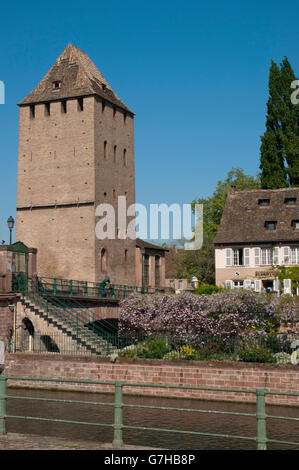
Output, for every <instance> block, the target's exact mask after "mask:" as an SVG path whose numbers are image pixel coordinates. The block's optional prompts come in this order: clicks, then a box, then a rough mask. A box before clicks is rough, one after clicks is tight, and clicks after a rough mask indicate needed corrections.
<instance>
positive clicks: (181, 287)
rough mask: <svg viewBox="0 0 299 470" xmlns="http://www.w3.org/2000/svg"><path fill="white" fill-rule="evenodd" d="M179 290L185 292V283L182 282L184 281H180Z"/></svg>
mask: <svg viewBox="0 0 299 470" xmlns="http://www.w3.org/2000/svg"><path fill="white" fill-rule="evenodd" d="M179 290H183V281H182V279H180V280H179Z"/></svg>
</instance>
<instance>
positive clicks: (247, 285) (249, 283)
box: [244, 279, 251, 289]
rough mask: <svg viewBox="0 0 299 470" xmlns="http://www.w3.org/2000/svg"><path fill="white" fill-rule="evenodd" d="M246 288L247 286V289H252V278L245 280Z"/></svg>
mask: <svg viewBox="0 0 299 470" xmlns="http://www.w3.org/2000/svg"><path fill="white" fill-rule="evenodd" d="M244 288H245V289H250V288H251V281H250V279H245V281H244Z"/></svg>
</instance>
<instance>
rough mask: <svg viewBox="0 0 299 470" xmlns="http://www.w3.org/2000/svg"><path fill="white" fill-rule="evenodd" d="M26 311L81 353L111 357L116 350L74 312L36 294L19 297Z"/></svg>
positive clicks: (106, 339) (102, 335)
mask: <svg viewBox="0 0 299 470" xmlns="http://www.w3.org/2000/svg"><path fill="white" fill-rule="evenodd" d="M21 302H22V304H23V306H24V307H25V308H26V309H29V311H30V312H31V313H32V314H34V315H37V316H39V317H40V318H41V319H43V320H44V321H46V322H47V324H48V325H51V327H52V328H54V329H55V330H56V331H57V333H58V332H59V333H61V334H62V335H65V336H67V337H68V338H71V340H72V341H74V342H75V343H76V344H77V346H78V347H80V349H82V351H83V352H84V351H86V352H88V353H92V354H97V355H104V356H107V355H111V354H113V353H114V352H115V351H117V348H116V347H114V346H113V345H112V344H111V342H110V341H109V337H108V335H107V336H106V338H105V334H104V333H102V334H100V332H96V331H93V330H91V329H90V328H88V327H87V326H85V325H84V322H83V321H82V318H81V317H80V315H79V313H78V312H76V310H74V309H71V308H62V307H60V306H58V305H53V304H52V303H51V302H49V300H48V299H45V298H44V297H42V296H41V295H39V294H38V293H36V292H27V293H26V294H24V295H22V296H21Z"/></svg>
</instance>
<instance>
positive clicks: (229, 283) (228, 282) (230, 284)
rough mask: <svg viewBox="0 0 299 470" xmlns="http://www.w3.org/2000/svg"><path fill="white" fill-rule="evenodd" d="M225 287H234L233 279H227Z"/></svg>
mask: <svg viewBox="0 0 299 470" xmlns="http://www.w3.org/2000/svg"><path fill="white" fill-rule="evenodd" d="M225 288H226V289H232V288H233V281H225Z"/></svg>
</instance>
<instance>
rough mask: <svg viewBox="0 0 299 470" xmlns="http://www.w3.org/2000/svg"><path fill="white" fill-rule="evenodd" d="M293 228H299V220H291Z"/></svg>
mask: <svg viewBox="0 0 299 470" xmlns="http://www.w3.org/2000/svg"><path fill="white" fill-rule="evenodd" d="M292 225H293V227H294V230H299V220H292Z"/></svg>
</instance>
